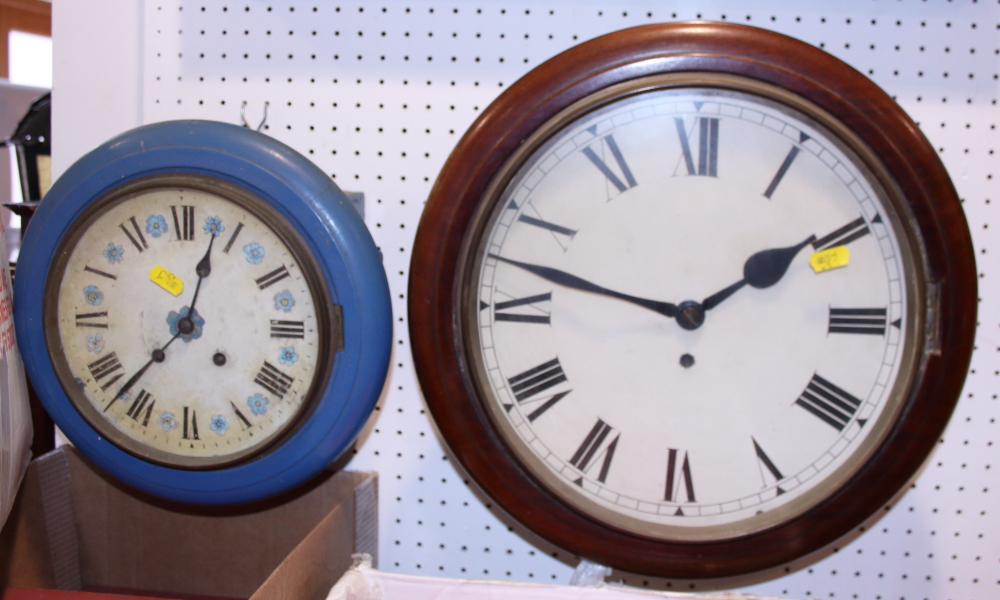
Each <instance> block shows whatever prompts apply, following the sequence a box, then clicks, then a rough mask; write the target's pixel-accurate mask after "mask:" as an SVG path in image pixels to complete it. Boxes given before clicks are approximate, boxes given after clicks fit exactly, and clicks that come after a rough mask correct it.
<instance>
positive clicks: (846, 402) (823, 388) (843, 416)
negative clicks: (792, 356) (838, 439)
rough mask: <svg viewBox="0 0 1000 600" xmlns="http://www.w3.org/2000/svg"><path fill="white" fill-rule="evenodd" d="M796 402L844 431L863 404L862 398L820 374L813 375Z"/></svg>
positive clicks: (838, 429) (825, 421)
mask: <svg viewBox="0 0 1000 600" xmlns="http://www.w3.org/2000/svg"><path fill="white" fill-rule="evenodd" d="M795 404H797V405H799V406H801V407H802V408H804V409H806V410H808V411H809V412H810V413H812V414H813V415H815V416H817V417H819V418H820V419H821V420H822V421H823V422H824V423H827V424H829V425H830V426H832V427H834V428H835V429H836V430H837V431H843V429H844V427H846V426H847V424H848V423H849V422H850V421H851V418H852V417H853V416H854V413H856V412H857V411H858V407H860V406H861V400H859V399H857V398H855V397H854V396H852V395H851V394H848V393H847V392H845V391H844V390H842V389H840V388H839V387H837V386H835V385H833V384H832V383H830V382H829V381H827V380H825V379H823V378H822V377H820V376H819V375H813V378H812V381H810V382H809V385H808V386H806V389H805V391H803V392H802V395H801V396H799V399H798V400H796V401H795Z"/></svg>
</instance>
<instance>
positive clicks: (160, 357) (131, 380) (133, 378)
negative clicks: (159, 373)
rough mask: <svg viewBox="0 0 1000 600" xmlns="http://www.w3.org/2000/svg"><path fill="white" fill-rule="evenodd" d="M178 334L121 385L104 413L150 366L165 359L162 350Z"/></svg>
mask: <svg viewBox="0 0 1000 600" xmlns="http://www.w3.org/2000/svg"><path fill="white" fill-rule="evenodd" d="M180 334H181V332H180V331H178V332H177V333H176V334H175V335H174V337H172V338H170V341H168V342H167V343H166V344H164V345H163V347H162V348H157V349H156V350H153V355H152V357H151V358H150V359H149V360H148V361H147V362H146V364H144V365H142V368H141V369H139V370H138V371H136V372H135V375H133V376H131V377H129V380H128V381H126V382H125V385H123V386H122V387H121V389H119V390H118V393H117V394H116V395H115V397H114V398H112V399H111V402H108V405H107V406H105V407H104V412H108V409H109V408H111V405H112V404H114V403H115V402H116V401H117V400H118V399H119V398H121V397H122V396H124V395H125V394H126V393H128V391H129V390H130V389H132V386H133V385H135V382H137V381H139V378H140V377H142V376H143V374H144V373H145V372H146V369H148V368H149V367H150V365H152V364H153V363H154V362H158V363H159V362H163V360H164V359H165V358H166V357H167V355H166V354H164V350H166V349H167V348H168V347H169V346H170V344H173V343H174V340H176V339H177V338H178V337H179V336H180Z"/></svg>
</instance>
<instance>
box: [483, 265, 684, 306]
mask: <svg viewBox="0 0 1000 600" xmlns="http://www.w3.org/2000/svg"><path fill="white" fill-rule="evenodd" d="M489 256H490V258H495V259H497V260H499V261H502V262H505V263H507V264H511V265H514V266H515V267H520V268H522V269H524V270H525V271H528V272H529V273H532V274H534V275H537V276H539V277H541V278H542V279H545V280H547V281H551V282H552V283H558V284H559V285H562V286H565V287H568V288H572V289H575V290H581V291H584V292H593V293H595V294H601V295H603V296H610V297H612V298H618V299H619V300H624V301H626V302H631V303H632V304H637V305H639V306H641V307H643V308H648V309H649V310H651V311H653V312H657V313H659V314H661V315H663V316H666V317H673V316H674V315H675V314H677V306H676V305H674V304H671V303H670V302H661V301H659V300H647V299H645V298H637V297H635V296H629V295H628V294H622V293H621V292H616V291H614V290H609V289H607V288H604V287H601V286H599V285H597V284H595V283H591V282H589V281H587V280H585V279H581V278H580V277H577V276H576V275H571V274H569V273H567V272H565V271H560V270H559V269H554V268H552V267H544V266H542V265H533V264H529V263H523V262H519V261H516V260H511V259H509V258H504V257H502V256H497V255H496V254H490V255H489Z"/></svg>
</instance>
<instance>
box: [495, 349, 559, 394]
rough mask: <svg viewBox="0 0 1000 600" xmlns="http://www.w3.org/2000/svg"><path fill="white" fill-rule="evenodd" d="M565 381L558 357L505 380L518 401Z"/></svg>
mask: <svg viewBox="0 0 1000 600" xmlns="http://www.w3.org/2000/svg"><path fill="white" fill-rule="evenodd" d="M563 381H566V374H565V373H563V370H562V367H561V366H560V365H559V359H558V358H553V359H552V360H550V361H548V362H546V363H542V364H540V365H538V366H537V367H532V368H531V369H528V370H527V371H525V372H523V373H520V374H518V375H515V376H513V377H511V378H510V379H508V380H507V382H508V383H510V389H511V391H512V392H514V397H515V398H517V401H518V402H523V401H524V400H525V399H527V398H530V397H532V396H534V395H535V394H540V393H541V392H544V391H545V390H547V389H549V388H550V387H552V386H554V385H556V384H559V383H562V382H563Z"/></svg>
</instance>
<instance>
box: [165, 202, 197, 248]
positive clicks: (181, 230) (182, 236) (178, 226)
mask: <svg viewBox="0 0 1000 600" xmlns="http://www.w3.org/2000/svg"><path fill="white" fill-rule="evenodd" d="M178 208H180V209H181V216H180V218H178V217H177V209H178ZM170 212H171V214H173V215H174V231H176V232H177V241H184V242H189V241H191V240H193V239H194V207H193V206H180V207H177V206H171V207H170Z"/></svg>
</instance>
